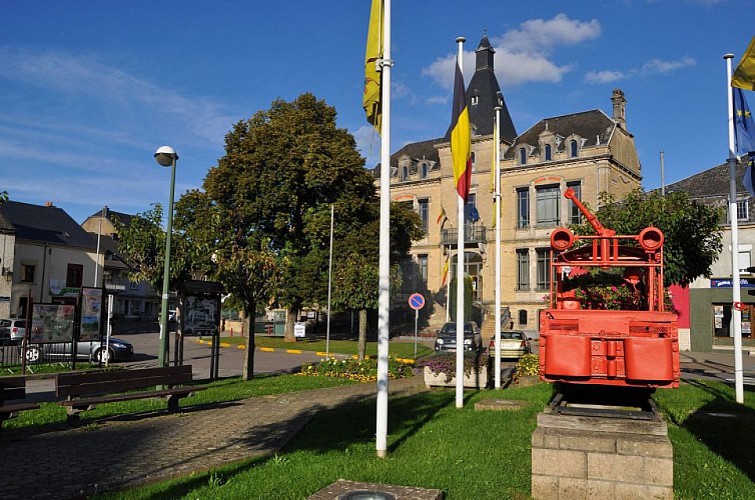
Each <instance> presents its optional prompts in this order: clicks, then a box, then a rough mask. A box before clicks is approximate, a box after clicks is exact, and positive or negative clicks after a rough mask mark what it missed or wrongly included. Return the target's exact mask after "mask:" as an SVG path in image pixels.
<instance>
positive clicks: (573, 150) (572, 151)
mask: <svg viewBox="0 0 755 500" xmlns="http://www.w3.org/2000/svg"><path fill="white" fill-rule="evenodd" d="M578 149H579V147H578V145H577V141H575V140H574V139H572V140H571V141H570V142H569V155H570V156H571V157H572V158H576V157H577V153H578Z"/></svg>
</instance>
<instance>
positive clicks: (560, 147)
mask: <svg viewBox="0 0 755 500" xmlns="http://www.w3.org/2000/svg"><path fill="white" fill-rule="evenodd" d="M494 54H495V51H494V49H493V47H492V46H491V45H490V42H489V41H488V38H487V37H486V36H485V37H483V38H482V40H481V42H480V44H479V46H478V47H477V49H476V65H475V72H474V74H473V75H472V78H471V80H469V85H468V87H467V95H466V97H467V106H468V107H469V116H470V121H471V124H472V134H473V137H472V165H473V166H472V182H471V191H470V196H469V200H468V203H467V207H466V210H465V213H466V214H467V216H466V218H467V222H466V223H465V233H466V237H465V245H464V246H465V248H464V249H463V252H459V249H458V248H457V234H458V233H457V228H458V220H457V195H456V191H455V189H454V178H453V168H452V160H451V151H450V143H449V138H448V136H446V137H444V138H438V139H432V140H427V141H422V142H418V143H413V144H408V145H406V146H404V147H403V148H401V149H400V150H398V151H397V152H395V153H394V154H393V155H392V156H391V165H390V168H391V197H392V200H393V201H399V202H405V203H411V204H412V206H413V207H414V209H415V210H416V211H417V212H418V213H419V214H420V216H421V218H422V221H423V224H424V226H425V229H426V231H427V236H426V237H425V238H424V239H423V240H421V241H416V242H414V244H413V247H412V250H411V254H410V257H409V258H408V259H406V260H405V261H404V262H403V263H402V269H403V274H404V288H403V290H402V292H403V295H405V296H407V297H408V295H409V294H411V293H414V292H420V293H423V294H425V296H426V299H427V300H426V302H427V303H428V304H429V305H431V308H430V309H431V310H430V311H429V314H428V316H427V317H426V319H427V327H428V329H429V330H433V331H434V330H435V329H436V328H438V327H439V326H440V325H441V324H442V323H443V322H444V321H446V307H447V303H446V299H447V287H446V285H447V283H448V280H450V278H451V277H453V276H455V272H456V271H455V267H456V262H457V256H458V255H460V254H461V255H462V256H463V259H462V262H463V265H464V267H465V272H466V273H467V274H468V275H469V276H470V277H471V278H472V284H473V301H474V305H475V311H476V312H475V313H473V316H474V318H473V319H475V320H476V321H478V322H481V323H482V327H483V334H484V335H488V336H491V335H492V333H493V331H494V325H493V324H492V321H490V319H492V318H493V317H494V304H495V302H494V296H495V290H494V286H495V279H494V268H495V231H494V220H493V219H494V217H493V214H494V206H493V198H492V186H493V181H494V177H493V176H492V175H491V173H492V171H493V160H494V152H495V147H499V148H501V164H500V171H501V179H500V180H501V186H502V188H501V190H502V203H501V213H502V218H501V222H500V224H501V226H500V227H501V241H502V243H501V248H500V251H501V256H502V257H501V261H502V263H501V269H502V271H501V295H502V307H503V308H508V311H509V313H510V315H511V320H512V322H513V327H514V328H517V329H523V330H526V331H528V332H530V333H531V334H536V332H537V330H538V325H537V321H538V315H537V311H538V310H539V309H541V308H542V304H543V298H544V296H545V292H547V291H548V289H549V286H550V285H549V283H550V276H549V266H548V260H547V259H548V250H549V238H550V233H551V231H552V230H553V229H554V228H556V227H559V226H566V225H568V224H570V223H572V222H577V221H579V219H580V213H579V211H578V210H577V209H576V207H575V206H574V205H573V203H572V202H571V201H569V200H567V199H566V198H564V197H563V193H564V191H566V189H567V188H572V189H574V191H575V192H576V193H577V195H578V197H579V198H580V199H581V200H582V201H583V202H585V203H587V204H588V205H590V206H592V207H597V205H598V195H599V193H601V192H604V191H606V192H609V193H611V194H612V195H614V196H615V197H616V198H621V197H622V196H623V195H625V194H626V193H628V192H629V191H631V190H633V189H636V188H638V187H640V183H641V180H642V176H641V166H640V161H639V158H638V155H637V150H636V147H635V144H634V137H633V135H632V134H631V133H630V132H629V131H628V129H627V118H626V102H627V101H626V99H625V96H624V93H623V92H622V91H621V90H614V91H613V93H612V95H611V96H610V98H611V102H612V108H613V111H612V114H611V115H610V116H609V115H607V114H606V113H604V112H603V111H601V110H599V109H596V110H589V111H581V112H576V113H573V114H568V115H563V116H553V117H548V118H543V119H541V120H540V121H538V122H537V123H535V124H534V125H533V126H531V127H530V128H528V129H527V130H525V131H524V132H523V133H521V134H517V133H516V129H515V127H514V124H513V121H512V120H511V116H510V114H509V110H508V107H507V105H506V102H505V99H504V98H503V95H502V94H501V93H500V86H499V84H498V82H497V79H496V77H495V73H494ZM607 97H608V96H607ZM497 104H500V106H501V111H500V115H501V120H500V124H499V129H500V144H498V145H496V144H494V138H493V126H494V116H495V107H496V105H497ZM379 169H380V166H378V168H376V169H375V175H376V176H377V177H379ZM447 260H448V262H449V266H448V279H447V280H446V281H444V280H443V275H444V269H445V267H446V261H447ZM402 299H403V298H402ZM403 303H405V302H403ZM426 310H427V308H426ZM507 326H508V325H507Z"/></svg>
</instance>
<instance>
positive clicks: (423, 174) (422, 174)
mask: <svg viewBox="0 0 755 500" xmlns="http://www.w3.org/2000/svg"><path fill="white" fill-rule="evenodd" d="M419 176H420V178H421V179H424V178H425V177H427V163H423V164H422V165H420V167H419Z"/></svg>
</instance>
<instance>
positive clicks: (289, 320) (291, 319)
mask: <svg viewBox="0 0 755 500" xmlns="http://www.w3.org/2000/svg"><path fill="white" fill-rule="evenodd" d="M297 317H299V310H298V309H288V310H286V330H285V332H284V333H283V340H284V341H285V342H296V336H294V325H295V324H296V318H297Z"/></svg>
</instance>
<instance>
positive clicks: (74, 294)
mask: <svg viewBox="0 0 755 500" xmlns="http://www.w3.org/2000/svg"><path fill="white" fill-rule="evenodd" d="M0 235H1V236H2V244H3V251H2V257H1V259H2V262H0V266H1V267H2V278H0V316H2V317H24V316H25V315H26V311H27V306H28V304H29V300H30V299H31V301H32V302H33V303H56V304H75V303H76V301H77V299H78V296H79V292H80V290H81V287H83V286H94V274H95V268H96V266H95V262H96V261H97V253H96V241H95V239H94V238H92V236H91V235H90V234H89V233H87V232H86V231H84V230H83V229H82V228H81V226H79V225H78V224H77V223H76V221H74V220H73V219H72V218H71V217H70V216H69V215H68V214H67V213H66V212H65V211H64V210H63V209H61V208H58V207H56V206H54V205H53V204H52V203H49V202H48V203H46V204H45V205H32V204H29V203H20V202H16V201H6V202H5V203H3V204H2V205H0Z"/></svg>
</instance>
